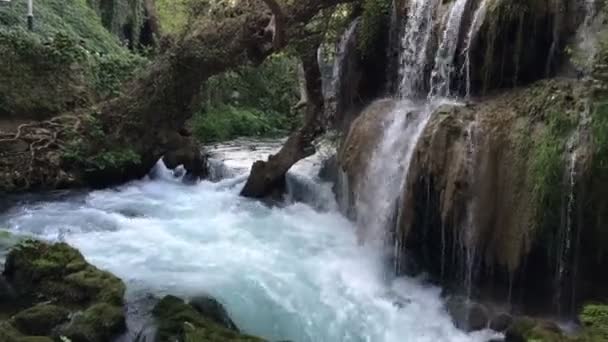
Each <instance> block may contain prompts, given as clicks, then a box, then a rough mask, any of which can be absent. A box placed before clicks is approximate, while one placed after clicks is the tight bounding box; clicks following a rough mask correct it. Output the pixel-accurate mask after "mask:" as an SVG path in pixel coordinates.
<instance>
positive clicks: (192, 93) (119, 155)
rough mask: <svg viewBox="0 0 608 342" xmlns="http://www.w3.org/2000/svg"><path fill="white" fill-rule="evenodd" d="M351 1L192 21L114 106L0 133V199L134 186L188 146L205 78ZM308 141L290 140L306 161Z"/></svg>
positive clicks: (248, 10)
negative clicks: (187, 128) (188, 128)
mask: <svg viewBox="0 0 608 342" xmlns="http://www.w3.org/2000/svg"><path fill="white" fill-rule="evenodd" d="M350 1H355V0H306V1H304V0H298V1H293V2H290V4H284V5H283V7H282V11H280V12H278V13H274V14H273V12H271V11H269V8H268V6H267V5H266V4H268V3H269V2H270V3H271V4H273V6H274V5H277V6H278V5H279V4H280V3H279V2H277V1H276V0H263V1H262V0H249V1H242V2H241V5H239V6H237V7H235V8H232V9H230V11H229V12H230V13H227V15H226V17H225V18H223V19H221V20H217V18H212V19H202V20H200V22H198V23H197V24H196V25H193V29H192V30H191V31H190V32H188V33H187V34H186V35H185V36H184V37H182V38H180V39H179V41H177V42H175V43H173V44H171V43H167V42H165V44H166V45H168V46H169V47H164V49H165V52H164V53H163V54H162V55H160V56H159V57H158V58H157V59H156V60H155V61H154V62H153V63H152V65H151V66H150V67H149V68H147V70H146V71H145V72H144V73H142V74H141V75H140V76H139V77H137V78H136V79H134V80H133V81H131V82H129V84H126V86H125V87H124V90H123V94H122V95H121V96H119V97H117V98H115V99H112V100H109V101H107V102H104V103H101V104H98V105H97V106H94V107H93V108H90V109H89V110H84V111H82V112H79V113H71V114H69V115H63V116H61V117H59V118H56V119H53V120H49V121H45V122H40V123H32V124H28V125H23V127H19V129H18V130H17V132H12V133H7V132H0V191H2V190H5V191H23V190H33V189H49V188H51V189H52V188H57V187H71V186H81V185H90V183H91V181H92V182H94V183H96V184H95V185H107V184H111V183H115V182H122V181H126V180H129V179H133V178H136V177H139V176H142V175H143V174H145V173H146V172H147V171H148V170H149V169H150V168H151V167H152V166H153V165H154V163H155V162H156V160H158V158H160V157H161V156H162V155H163V154H165V153H166V152H169V151H172V150H174V149H176V148H177V147H178V146H180V145H181V144H182V143H184V141H186V142H188V141H189V139H190V138H189V137H184V136H181V135H180V134H179V133H178V132H180V130H182V128H183V126H184V124H185V122H186V120H188V119H189V118H190V117H191V115H192V113H193V112H194V111H195V110H196V106H197V105H198V104H199V103H200V101H198V96H199V94H200V90H201V86H202V85H203V83H204V82H205V81H206V80H207V79H208V78H209V77H211V76H213V75H216V74H219V73H222V72H224V71H227V70H229V69H231V68H235V67H238V66H240V65H245V64H248V63H253V64H259V63H261V62H262V61H263V60H264V59H265V58H266V57H267V56H269V55H270V54H271V53H273V52H276V51H277V50H278V49H280V48H283V47H284V45H285V43H286V42H287V40H288V39H292V40H296V39H300V38H302V37H303V32H304V30H303V28H304V25H305V24H306V23H307V22H309V21H310V20H311V19H312V18H313V17H314V16H315V15H316V14H317V13H318V12H319V11H321V10H323V9H326V8H330V7H332V6H335V5H337V4H340V3H345V2H350ZM278 8H279V9H281V7H280V6H279V7H278ZM271 9H273V10H274V11H276V10H277V8H271ZM273 16H275V17H277V16H278V17H279V21H278V22H277V20H276V19H277V18H275V20H274V24H275V25H274V33H273V34H272V36H270V37H269V35H268V29H269V24H271V22H272V21H273ZM277 30H280V31H281V32H279V33H278V35H277V32H276V31H277ZM277 37H278V38H277ZM161 45H162V44H161ZM161 48H163V47H162V46H161ZM305 133H306V134H305ZM310 133H311V131H310V130H309V129H306V127H305V128H304V129H302V130H301V133H300V135H297V136H294V137H292V138H290V141H289V144H291V145H295V147H294V148H293V149H294V150H297V151H301V152H299V155H300V156H301V155H304V154H307V153H310V152H308V148H309V147H308V146H309V144H310V141H312V140H311V139H310V138H311V136H310ZM304 151H307V152H304ZM66 156H70V160H69V161H67V162H66ZM294 162H295V161H294ZM100 163H103V164H100ZM287 164H289V163H285V164H284V165H287ZM291 164H293V163H291ZM291 164H290V165H291ZM283 168H284V167H283ZM285 171H286V170H285Z"/></svg>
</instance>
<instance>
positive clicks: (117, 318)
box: [0, 240, 125, 342]
mask: <svg viewBox="0 0 608 342" xmlns="http://www.w3.org/2000/svg"><path fill="white" fill-rule="evenodd" d="M3 277H4V278H5V279H6V281H7V283H8V284H9V285H10V286H11V287H12V288H13V289H14V292H15V295H16V298H15V299H14V301H15V303H16V304H15V305H13V306H21V309H20V310H15V311H16V313H9V316H12V317H10V319H8V320H7V321H5V322H3V323H1V324H2V325H3V326H4V327H5V328H4V336H3V335H1V334H0V341H5V340H6V341H16V342H21V341H25V340H23V339H24V338H28V339H31V338H34V337H33V336H45V337H47V338H53V339H58V338H60V337H61V336H65V337H67V338H69V339H70V340H71V341H73V342H104V341H110V340H111V339H112V338H113V337H114V336H116V335H118V334H120V333H122V332H123V331H124V330H125V315H124V312H123V296H124V292H125V285H124V283H123V282H122V281H121V280H120V279H118V278H117V277H115V276H114V275H112V274H110V273H108V272H106V271H102V270H100V269H98V268H96V267H95V266H93V265H90V264H89V263H87V261H86V260H85V259H84V257H83V256H82V254H81V253H80V252H78V250H76V249H74V248H72V247H70V246H69V245H67V244H65V243H56V244H48V243H45V242H41V241H34V240H25V241H23V242H21V243H20V244H18V245H17V246H15V247H14V248H13V249H12V250H11V251H10V253H9V254H8V257H7V260H6V265H5V269H4V273H3ZM24 303H25V304H24ZM24 305H25V307H23V306H24ZM1 310H2V307H1V306H0V311H1ZM1 317H2V316H0V319H1ZM0 330H2V329H0ZM41 341H43V340H41Z"/></svg>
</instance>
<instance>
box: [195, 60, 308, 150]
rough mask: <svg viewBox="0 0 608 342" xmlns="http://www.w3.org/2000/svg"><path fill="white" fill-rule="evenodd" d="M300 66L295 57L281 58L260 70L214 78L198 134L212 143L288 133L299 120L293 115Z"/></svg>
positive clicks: (197, 116) (206, 93) (200, 114)
mask: <svg viewBox="0 0 608 342" xmlns="http://www.w3.org/2000/svg"><path fill="white" fill-rule="evenodd" d="M296 67H297V63H296V60H295V59H294V58H291V57H289V56H286V55H279V56H275V57H274V58H270V59H269V60H267V61H266V62H265V63H264V64H262V65H261V66H259V67H257V68H253V67H243V68H241V69H238V70H236V71H233V72H229V73H225V74H223V75H220V76H217V77H213V78H211V79H210V80H209V81H208V83H207V86H206V88H205V90H204V98H205V99H204V104H203V105H204V106H203V107H204V109H203V110H201V111H200V112H198V113H196V114H195V115H194V117H193V119H192V120H193V128H194V133H195V135H196V136H197V137H198V138H199V140H201V141H205V142H209V141H220V140H227V139H232V138H235V137H239V136H274V135H278V134H281V133H285V132H286V131H288V130H289V129H290V128H291V127H292V126H293V125H294V124H295V122H296V121H297V120H298V117H297V115H295V114H291V112H292V109H291V106H293V105H294V104H295V103H296V102H297V100H298V92H297V89H298V84H297V77H296Z"/></svg>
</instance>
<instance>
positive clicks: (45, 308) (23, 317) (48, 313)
mask: <svg viewBox="0 0 608 342" xmlns="http://www.w3.org/2000/svg"><path fill="white" fill-rule="evenodd" d="M69 314H70V312H69V311H68V310H67V309H65V308H62V307H59V306H56V305H51V304H40V305H36V306H33V307H31V308H29V309H26V310H23V311H21V312H19V313H18V314H16V315H15V316H14V317H13V319H12V322H13V325H14V326H15V327H16V328H17V329H18V330H19V331H20V332H22V333H24V334H28V335H48V334H50V333H51V331H52V329H53V328H54V327H56V326H57V325H59V324H61V323H63V322H65V321H67V319H68V315H69Z"/></svg>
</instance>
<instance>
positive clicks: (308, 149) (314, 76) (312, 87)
mask: <svg viewBox="0 0 608 342" xmlns="http://www.w3.org/2000/svg"><path fill="white" fill-rule="evenodd" d="M318 47H319V41H317V42H316V44H312V46H310V47H309V48H308V49H307V50H306V51H302V52H301V58H302V66H303V68H304V79H305V81H306V95H307V96H306V100H307V101H306V114H305V116H304V126H303V127H302V128H301V129H299V130H298V131H296V132H294V133H293V134H292V135H291V136H290V137H289V138H288V139H287V141H286V142H285V144H284V145H283V147H282V148H281V150H280V151H279V152H278V153H277V154H275V155H271V156H270V157H269V158H268V160H267V161H263V160H258V161H256V162H255V163H254V164H253V166H252V168H251V173H250V174H249V178H248V179H247V183H246V184H245V187H244V188H243V190H241V195H242V196H245V197H252V198H264V197H268V196H271V197H272V196H277V195H281V194H282V193H283V192H284V190H285V175H286V173H287V171H289V169H290V168H291V167H292V166H293V165H294V164H295V163H297V162H298V161H299V160H301V159H304V158H306V157H309V156H311V155H313V154H314V153H315V147H314V145H313V142H314V140H315V139H316V138H317V137H319V136H320V135H321V134H322V133H323V131H324V125H323V119H322V118H323V113H324V110H323V107H324V102H323V87H322V80H321V70H320V69H319V63H318V61H317V49H318Z"/></svg>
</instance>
